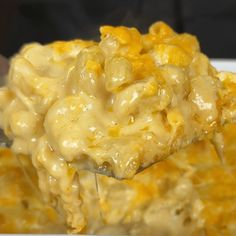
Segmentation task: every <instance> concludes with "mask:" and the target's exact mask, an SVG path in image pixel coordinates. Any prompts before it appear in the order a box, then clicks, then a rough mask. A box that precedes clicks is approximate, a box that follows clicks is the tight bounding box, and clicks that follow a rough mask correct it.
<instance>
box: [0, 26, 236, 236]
mask: <svg viewBox="0 0 236 236" xmlns="http://www.w3.org/2000/svg"><path fill="white" fill-rule="evenodd" d="M100 32H101V41H100V42H92V41H82V40H74V41H69V42H54V43H51V44H48V45H40V44H38V43H32V44H28V45H26V46H24V47H23V48H22V49H21V51H20V52H19V53H18V54H17V55H15V56H14V57H13V58H12V59H11V65H10V71H9V74H8V76H7V85H6V86H5V87H2V88H1V90H0V126H1V127H2V128H3V129H4V132H5V134H6V135H7V136H8V137H9V138H10V139H12V140H13V145H12V150H13V152H15V153H17V154H25V155H30V156H31V157H32V162H33V165H34V167H35V168H36V170H37V174H38V177H39V187H40V189H41V191H42V192H43V194H44V198H45V200H46V201H47V202H51V203H52V204H54V205H55V206H58V205H59V206H62V207H63V208H64V209H65V211H66V214H67V223H68V225H69V226H70V228H71V232H82V231H83V230H85V226H86V224H87V223H86V222H87V221H88V220H87V219H86V217H85V213H84V209H83V207H82V199H81V197H80V195H81V194H80V192H81V190H80V184H79V183H80V180H79V178H80V177H79V175H80V173H81V172H82V170H90V171H95V172H98V173H102V174H106V175H111V176H115V177H116V178H118V179H124V178H132V177H133V176H134V175H135V174H136V173H137V172H139V171H140V170H142V169H144V168H146V167H148V166H149V165H151V164H153V163H155V162H158V161H161V160H163V159H164V158H166V157H167V156H169V155H170V154H172V153H174V152H175V151H177V150H179V149H181V148H184V147H186V146H187V145H189V144H191V143H193V142H195V141H199V140H202V139H204V138H205V137H207V138H209V139H210V140H212V142H213V143H214V144H215V146H216V150H217V151H218V153H219V154H220V155H221V154H222V146H223V144H222V136H221V127H222V125H223V124H225V123H228V122H234V121H235V119H236V102H235V99H236V91H235V85H236V76H235V75H234V74H231V73H218V72H217V71H216V70H215V69H214V68H213V67H212V66H211V64H210V63H209V59H208V58H207V57H206V56H205V55H204V54H203V53H201V51H200V48H199V44H198V41H197V39H196V38H195V37H194V36H192V35H189V34H177V33H175V32H174V31H173V30H172V29H171V28H170V27H169V26H167V25H166V24H165V23H163V22H157V23H155V24H153V25H152V26H151V27H150V29H149V33H148V34H144V35H141V34H140V33H139V32H138V30H136V29H135V28H126V27H123V26H120V27H112V26H103V27H101V28H100ZM81 175H82V174H81ZM173 191H175V190H174V189H173ZM176 191H177V190H176ZM169 194H173V193H172V192H170V193H169ZM55 199H57V201H55ZM171 204H172V203H170V205H171ZM186 204H187V203H186ZM191 204H192V203H191ZM191 204H190V205H191ZM199 204H200V203H199ZM160 207H161V206H160ZM194 207H195V206H194V205H191V206H190V209H192V208H194ZM150 211H152V207H151V208H150ZM190 211H191V210H190ZM150 214H152V212H150ZM163 214H164V213H163ZM197 214H198V213H197ZM190 218H191V219H192V218H194V216H190Z"/></svg>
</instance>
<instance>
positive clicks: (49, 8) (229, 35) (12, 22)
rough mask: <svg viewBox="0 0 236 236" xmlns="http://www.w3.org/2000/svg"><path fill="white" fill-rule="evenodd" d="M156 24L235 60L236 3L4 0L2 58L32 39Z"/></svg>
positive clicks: (91, 35)
mask: <svg viewBox="0 0 236 236" xmlns="http://www.w3.org/2000/svg"><path fill="white" fill-rule="evenodd" d="M157 20H163V21H165V22H167V23H168V24H170V25H171V26H172V27H173V28H174V29H175V30H176V31H178V32H190V33H192V34H195V35H197V37H198V38H199V40H200V43H201V48H202V50H203V51H204V52H205V53H206V54H207V55H208V56H210V57H220V58H236V0H100V1H96V0H21V1H17V0H0V54H2V55H4V56H7V57H9V56H11V55H13V54H14V53H15V52H17V50H18V49H19V48H20V47H21V45H22V44H24V43H27V42H31V41H38V42H41V43H47V42H50V41H53V40H69V39H73V38H78V37H79V38H83V39H96V40H98V39H99V31H98V29H99V26H100V25H103V24H111V25H127V26H135V27H137V28H139V30H140V31H142V32H146V31H147V29H148V26H149V25H150V24H151V23H153V22H155V21H157Z"/></svg>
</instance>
